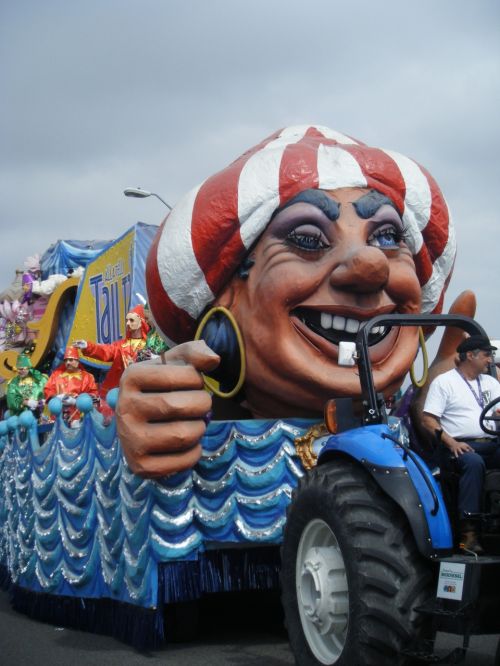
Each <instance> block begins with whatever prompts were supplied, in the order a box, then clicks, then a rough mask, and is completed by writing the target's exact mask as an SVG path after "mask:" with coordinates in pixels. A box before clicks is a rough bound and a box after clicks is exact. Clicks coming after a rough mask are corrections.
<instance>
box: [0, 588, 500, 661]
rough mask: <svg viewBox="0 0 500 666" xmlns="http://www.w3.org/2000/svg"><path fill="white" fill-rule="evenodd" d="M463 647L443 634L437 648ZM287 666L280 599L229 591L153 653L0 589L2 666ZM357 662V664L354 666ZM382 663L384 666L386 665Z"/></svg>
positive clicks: (481, 647)
mask: <svg viewBox="0 0 500 666" xmlns="http://www.w3.org/2000/svg"><path fill="white" fill-rule="evenodd" d="M498 639H499V637H498V636H484V637H473V638H472V640H471V648H470V650H469V652H468V653H467V657H466V660H465V661H464V662H462V663H463V664H465V666H492V665H493V663H494V654H495V650H496V645H497V642H498ZM458 645H459V639H458V638H457V637H455V636H449V635H445V634H440V635H439V636H438V640H437V646H438V648H440V649H442V650H451V649H452V648H454V647H456V646H458ZM160 663H161V664H163V665H164V666H165V665H166V666H210V665H211V664H217V665H220V664H228V665H233V666H256V665H260V666H285V665H286V664H294V659H293V656H292V653H291V651H290V648H289V646H288V643H287V638H286V633H285V631H284V629H283V625H282V616H281V609H280V606H279V602H278V600H277V598H275V597H272V596H269V595H262V594H260V595H235V596H233V595H224V598H219V599H213V600H211V601H210V602H209V603H206V604H205V605H204V606H203V607H202V610H201V633H200V635H199V637H198V639H197V640H196V641H194V642H192V643H189V644H188V643H183V644H181V643H179V644H173V645H170V646H167V647H165V648H162V649H161V650H156V651H154V652H147V653H142V652H137V651H136V650H134V649H133V648H130V647H129V646H127V645H125V644H123V643H120V642H118V641H116V640H114V639H113V638H109V637H107V636H100V635H96V634H88V633H84V632H80V631H73V630H70V629H63V628H61V627H54V626H52V625H49V624H44V623H41V622H35V621H33V620H30V619H29V618H27V617H26V616H24V615H20V614H19V613H16V612H14V611H13V610H12V608H11V607H10V604H9V601H8V594H7V593H6V592H3V591H0V664H1V665H2V666H38V665H39V664H44V665H45V664H49V665H50V666H146V665H148V666H150V665H155V664H160ZM353 666H354V665H353ZM381 666H382V665H381Z"/></svg>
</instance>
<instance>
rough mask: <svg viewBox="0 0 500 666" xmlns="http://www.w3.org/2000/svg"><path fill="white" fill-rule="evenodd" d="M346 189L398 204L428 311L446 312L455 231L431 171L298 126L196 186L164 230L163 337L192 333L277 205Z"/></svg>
mask: <svg viewBox="0 0 500 666" xmlns="http://www.w3.org/2000/svg"><path fill="white" fill-rule="evenodd" d="M341 187H365V188H372V189H375V190H378V191H379V192H381V193H383V194H385V195H386V196H388V197H389V198H390V199H391V200H392V201H393V203H394V204H395V205H396V207H397V208H398V210H399V212H400V214H401V215H402V219H403V224H404V227H405V228H406V236H407V243H408V246H409V248H410V250H411V252H412V253H413V257H414V261H415V266H416V270H417V275H418V279H419V281H420V284H421V285H422V311H423V312H425V313H429V312H441V308H442V304H443V297H444V291H445V289H446V286H447V283H448V280H449V278H450V275H451V271H452V268H453V262H454V258H455V235H454V231H453V227H452V224H451V220H450V215H449V212H448V207H447V205H446V201H445V200H444V197H443V195H442V194H441V191H440V190H439V188H438V186H437V184H436V182H435V181H434V179H433V178H432V176H431V175H430V174H429V173H428V172H427V171H426V170H425V169H424V168H423V167H421V166H419V165H418V164H417V163H416V162H414V161H413V160H411V159H409V158H408V157H404V156H403V155H400V154H399V153H395V152H393V151H391V150H382V149H380V148H371V147H369V146H367V145H365V144H363V143H361V142H360V141H356V140H355V139H352V138H350V137H348V136H345V135H344V134H340V133H339V132H336V131H335V130H332V129H329V128H328V127H320V126H307V125H298V126H295V127H287V128H285V129H282V130H280V131H278V132H276V133H275V134H272V135H271V136H270V137H268V138H267V139H265V140H264V141H262V143H260V144H259V145H258V146H255V147H254V148H252V149H250V150H248V151H247V152H246V153H244V154H243V155H242V156H241V157H239V158H238V159H237V160H236V161H235V162H233V163H232V164H230V165H229V166H228V167H227V168H226V169H224V170H222V171H220V172H219V173H216V174H215V175H214V176H212V177H210V178H208V179H207V180H206V181H205V182H204V183H202V184H201V185H200V186H198V187H196V188H194V189H193V190H191V191H190V192H189V193H188V194H187V195H186V196H185V197H184V198H183V199H181V200H180V202H179V203H178V204H177V205H176V206H175V207H174V209H173V210H172V211H171V213H170V214H169V215H168V217H167V218H166V220H165V221H164V223H163V225H162V226H161V227H160V229H159V231H158V234H157V236H156V238H155V240H154V242H153V245H152V247H151V249H150V253H149V256H148V260H147V265H146V283H147V291H148V300H149V304H150V308H151V311H152V314H153V317H154V319H155V321H156V323H157V325H158V327H159V328H160V330H161V331H162V332H163V334H164V336H165V337H166V338H168V340H169V341H170V342H171V343H179V342H183V341H186V340H189V339H191V338H192V336H193V333H194V331H195V328H196V321H197V319H198V318H199V316H200V314H201V313H202V312H203V310H204V309H205V308H206V306H207V305H209V304H210V303H212V302H213V301H214V300H215V298H216V296H217V294H218V293H219V292H220V290H221V289H222V287H223V286H224V285H225V284H226V283H227V282H228V280H229V279H230V278H231V276H232V275H233V273H234V271H235V270H236V268H237V267H238V266H239V264H240V263H241V261H242V259H243V257H244V256H245V255H246V253H247V252H248V250H249V249H250V248H251V246H252V244H253V243H254V241H256V240H257V239H258V238H259V236H260V235H261V234H262V233H263V231H264V230H265V229H266V227H267V225H268V223H269V220H270V218H271V215H272V214H273V212H274V211H275V210H276V209H277V208H279V207H280V206H282V205H283V204H285V203H286V202H287V201H288V200H289V199H291V198H292V197H294V196H295V195H297V194H298V193H299V192H301V191H303V190H307V189H311V188H317V189H321V190H335V189H338V188H341Z"/></svg>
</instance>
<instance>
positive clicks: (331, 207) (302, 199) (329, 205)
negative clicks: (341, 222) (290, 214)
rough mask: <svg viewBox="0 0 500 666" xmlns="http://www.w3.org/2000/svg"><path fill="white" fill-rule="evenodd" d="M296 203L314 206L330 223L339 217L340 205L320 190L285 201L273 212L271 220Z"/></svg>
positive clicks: (310, 191) (306, 191)
mask: <svg viewBox="0 0 500 666" xmlns="http://www.w3.org/2000/svg"><path fill="white" fill-rule="evenodd" d="M296 203H307V204H311V205H312V206H315V207H316V208H318V209H319V210H320V211H321V212H323V213H324V214H325V215H326V216H327V217H328V219H330V220H332V222H335V221H336V220H338V218H339V215H340V204H339V203H337V201H334V200H333V199H331V198H330V197H329V196H328V195H327V194H325V193H324V192H322V191H321V190H312V189H311V190H304V191H303V192H300V193H299V194H297V195H296V196H295V197H293V199H290V200H289V201H287V202H286V204H284V205H283V206H281V207H280V208H277V209H276V210H275V211H274V213H273V215H272V217H271V219H273V218H274V217H275V216H276V215H277V214H278V213H281V211H282V210H285V208H288V207H289V206H293V205H294V204H296Z"/></svg>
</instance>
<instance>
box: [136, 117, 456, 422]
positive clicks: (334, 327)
mask: <svg viewBox="0 0 500 666" xmlns="http://www.w3.org/2000/svg"><path fill="white" fill-rule="evenodd" d="M454 257H455V241H454V234H453V229H452V226H451V222H450V217H449V213H448V208H447V205H446V202H445V200H444V198H443V196H442V194H441V192H440V190H439V188H438V186H437V185H436V183H435V181H434V180H433V178H432V177H431V176H430V174H429V173H428V172H427V171H426V170H425V169H423V168H422V167H421V166H419V165H418V164H417V163H415V162H414V161H412V160H411V159H409V158H407V157H404V156H403V155H400V154H398V153H395V152H392V151H388V150H382V149H379V148H372V147H369V146H366V145H365V144H363V143H361V142H359V141H357V140H354V139H352V138H350V137H347V136H345V135H343V134H340V133H339V132H336V131H334V130H331V129H328V128H326V127H317V126H297V127H289V128H286V129H283V130H281V131H279V132H276V133H275V134H273V135H272V136H270V137H269V138H267V139H265V140H264V141H263V142H262V143H260V144H259V145H258V146H256V147H254V148H252V149H251V150H249V151H247V152H246V153H244V154H243V155H242V156H241V157H240V158H239V159H237V160H236V161H235V162H233V163H232V164H231V165H229V166H228V167H227V168H226V169H224V170H223V171H221V172H219V173H217V174H215V175H214V176H212V177H211V178H209V179H208V180H206V181H205V182H204V183H202V184H201V185H200V186H199V187H197V188H195V189H193V190H192V191H191V192H189V193H188V194H187V195H186V196H185V197H184V198H183V199H182V200H181V201H180V202H179V203H178V204H177V205H176V206H175V208H174V209H173V210H172V212H171V213H170V214H169V215H168V217H167V218H166V220H165V221H164V223H163V225H162V227H161V228H160V230H159V233H158V235H157V237H156V239H155V242H154V244H153V246H152V248H151V251H150V255H149V257H148V262H147V271H146V279H147V289H148V299H149V303H150V308H151V311H152V314H153V317H154V319H155V321H156V324H157V326H158V329H159V331H161V332H162V333H163V335H164V337H165V338H166V340H167V341H168V342H169V343H170V344H176V343H180V342H184V341H187V340H189V339H192V337H193V335H194V333H195V330H196V328H197V325H198V322H199V320H200V318H201V317H202V316H203V314H204V313H205V312H206V310H207V308H210V307H212V306H214V305H216V306H217V305H219V306H224V307H225V308H227V309H228V310H229V311H230V313H231V314H232V315H233V317H234V320H235V321H236V324H237V326H238V328H239V329H240V331H241V337H242V340H243V346H244V349H245V352H246V359H247V366H246V375H245V381H244V387H243V388H244V395H245V400H246V404H247V405H248V407H249V408H250V410H251V412H252V413H253V414H254V415H258V416H268V417H279V416H290V415H306V414H313V413H320V412H321V411H322V410H323V407H324V404H325V401H326V400H327V399H329V398H332V397H338V396H355V395H357V394H359V392H360V383H359V377H358V375H357V368H356V367H341V366H339V365H338V343H339V341H341V340H353V339H354V336H355V334H356V332H357V330H358V328H359V325H360V323H361V322H363V321H365V320H367V319H369V318H370V317H373V316H375V315H378V314H388V313H406V314H407V313H419V312H424V313H431V312H440V311H441V307H442V303H443V296H444V291H445V289H446V286H447V283H448V280H449V278H450V274H451V270H452V266H453V262H454ZM417 347H418V334H417V331H416V330H414V329H412V328H401V329H396V328H394V329H392V330H391V329H381V330H376V331H374V333H373V335H372V336H371V345H370V355H371V360H372V365H373V370H374V379H375V384H376V388H377V390H379V391H384V392H385V393H386V394H389V393H390V392H393V391H395V390H396V389H397V388H398V387H399V386H400V384H401V382H402V380H403V378H404V375H405V374H406V373H407V371H408V369H409V368H410V366H411V363H412V361H413V359H414V357H415V354H416V351H417ZM217 351H219V350H217Z"/></svg>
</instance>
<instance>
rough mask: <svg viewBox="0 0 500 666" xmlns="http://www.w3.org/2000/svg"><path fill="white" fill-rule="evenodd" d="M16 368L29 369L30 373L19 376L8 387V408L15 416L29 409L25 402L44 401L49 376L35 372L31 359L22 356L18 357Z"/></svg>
mask: <svg viewBox="0 0 500 666" xmlns="http://www.w3.org/2000/svg"><path fill="white" fill-rule="evenodd" d="M16 367H17V369H18V370H19V369H20V368H28V370H29V372H28V374H27V375H26V376H25V377H21V376H20V375H17V376H16V377H14V378H13V379H11V380H10V381H9V383H8V385H7V407H8V408H9V410H10V412H11V414H12V415H13V416H16V415H18V414H21V412H23V411H24V410H25V409H28V406H27V405H26V404H25V403H24V401H25V400H35V401H36V402H37V403H39V402H40V401H43V389H44V386H45V384H46V382H47V379H48V378H47V375H44V374H43V373H42V372H40V371H39V370H35V368H33V366H32V365H31V361H30V359H29V358H28V357H27V356H23V355H22V354H21V355H20V356H19V357H18V360H17V364H16ZM33 411H35V410H33Z"/></svg>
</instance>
